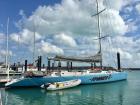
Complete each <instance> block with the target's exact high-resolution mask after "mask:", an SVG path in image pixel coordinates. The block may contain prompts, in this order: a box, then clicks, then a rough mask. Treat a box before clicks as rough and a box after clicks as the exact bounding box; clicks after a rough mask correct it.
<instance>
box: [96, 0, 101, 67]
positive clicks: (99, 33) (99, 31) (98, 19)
mask: <svg viewBox="0 0 140 105" xmlns="http://www.w3.org/2000/svg"><path fill="white" fill-rule="evenodd" d="M96 7H97V21H98V37H99V53H100V54H101V62H100V63H101V68H102V45H101V29H100V16H99V4H98V0H96Z"/></svg>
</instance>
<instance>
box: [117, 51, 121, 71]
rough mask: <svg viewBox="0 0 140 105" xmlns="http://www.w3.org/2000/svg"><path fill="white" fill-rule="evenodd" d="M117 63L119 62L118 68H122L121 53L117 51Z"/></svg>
mask: <svg viewBox="0 0 140 105" xmlns="http://www.w3.org/2000/svg"><path fill="white" fill-rule="evenodd" d="M117 63H118V70H120V69H121V63H120V53H119V52H117Z"/></svg>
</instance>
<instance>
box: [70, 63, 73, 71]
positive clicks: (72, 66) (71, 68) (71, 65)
mask: <svg viewBox="0 0 140 105" xmlns="http://www.w3.org/2000/svg"><path fill="white" fill-rule="evenodd" d="M72 68H73V66H72V62H71V63H70V69H71V70H72Z"/></svg>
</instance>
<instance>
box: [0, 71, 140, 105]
mask: <svg viewBox="0 0 140 105" xmlns="http://www.w3.org/2000/svg"><path fill="white" fill-rule="evenodd" d="M1 92H2V99H3V105H140V71H133V72H128V79H127V80H126V81H120V82H114V83H107V84H94V85H80V86H77V87H74V88H70V89H66V90H59V91H52V92H47V91H45V90H43V89H40V88H25V89H24V88H23V89H10V90H5V89H1Z"/></svg>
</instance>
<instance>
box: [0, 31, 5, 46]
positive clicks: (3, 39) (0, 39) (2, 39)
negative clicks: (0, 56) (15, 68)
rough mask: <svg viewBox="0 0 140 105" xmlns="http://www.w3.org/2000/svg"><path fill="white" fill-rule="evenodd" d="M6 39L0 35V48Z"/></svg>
mask: <svg viewBox="0 0 140 105" xmlns="http://www.w3.org/2000/svg"><path fill="white" fill-rule="evenodd" d="M5 39H6V37H5V35H4V34H3V33H0V46H1V45H2V44H3V43H4V41H5Z"/></svg>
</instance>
